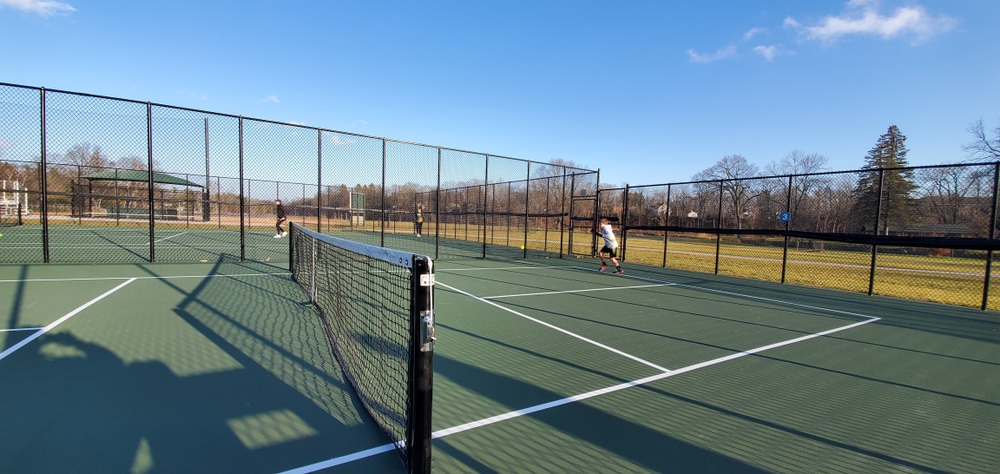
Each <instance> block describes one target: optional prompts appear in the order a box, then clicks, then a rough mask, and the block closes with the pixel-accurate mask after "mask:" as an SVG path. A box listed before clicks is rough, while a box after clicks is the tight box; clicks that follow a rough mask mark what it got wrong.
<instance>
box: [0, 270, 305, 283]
mask: <svg viewBox="0 0 1000 474" xmlns="http://www.w3.org/2000/svg"><path fill="white" fill-rule="evenodd" d="M287 275H291V273H289V272H281V273H233V274H231V275H222V274H217V275H178V276H145V277H94V278H89V277H79V278H32V279H28V280H0V283H29V282H61V281H103V280H116V281H117V280H127V279H129V278H131V279H133V280H173V279H184V278H220V277H227V278H229V277H231V278H237V277H239V278H242V277H257V276H287Z"/></svg>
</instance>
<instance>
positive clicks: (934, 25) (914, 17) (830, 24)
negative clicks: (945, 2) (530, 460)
mask: <svg viewBox="0 0 1000 474" xmlns="http://www.w3.org/2000/svg"><path fill="white" fill-rule="evenodd" d="M878 8H879V2H878V0H850V1H849V2H847V8H846V10H845V11H844V13H842V14H841V15H840V16H827V17H824V18H823V19H822V20H820V21H819V22H818V23H816V24H815V25H811V26H805V25H802V24H801V23H800V22H799V21H797V20H795V19H794V18H791V17H788V18H786V19H785V26H786V27H790V28H793V29H796V30H799V33H800V34H801V35H802V36H803V37H805V38H806V39H810V40H817V41H821V42H823V43H833V42H835V41H837V40H839V39H840V38H843V37H845V36H850V35H871V36H877V37H880V38H883V39H893V38H898V37H909V38H910V39H911V41H912V42H913V43H915V44H916V43H923V42H926V41H929V40H930V39H932V38H933V37H935V36H937V35H939V34H941V33H944V32H947V31H949V30H951V29H952V28H954V27H955V24H956V21H955V19H953V18H951V17H948V16H945V15H941V16H933V15H931V14H930V13H928V12H927V10H926V9H925V8H924V7H922V6H920V5H916V4H913V5H910V6H906V7H900V8H897V9H896V10H895V11H894V12H893V13H892V14H891V15H883V14H882V13H879V11H878Z"/></svg>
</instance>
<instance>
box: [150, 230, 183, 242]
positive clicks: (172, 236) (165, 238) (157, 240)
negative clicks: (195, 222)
mask: <svg viewBox="0 0 1000 474" xmlns="http://www.w3.org/2000/svg"><path fill="white" fill-rule="evenodd" d="M189 233H190V232H181V233H179V234H174V235H171V236H170V237H164V238H162V239H156V240H154V241H153V242H163V241H164V240H168V239H172V238H174V237H180V236H182V235H184V234H189Z"/></svg>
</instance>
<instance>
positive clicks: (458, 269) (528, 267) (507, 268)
mask: <svg viewBox="0 0 1000 474" xmlns="http://www.w3.org/2000/svg"><path fill="white" fill-rule="evenodd" d="M535 268H566V267H564V266H562V265H531V266H520V267H479V268H447V269H440V268H439V269H437V270H435V271H437V272H441V273H451V272H478V271H482V270H521V269H535Z"/></svg>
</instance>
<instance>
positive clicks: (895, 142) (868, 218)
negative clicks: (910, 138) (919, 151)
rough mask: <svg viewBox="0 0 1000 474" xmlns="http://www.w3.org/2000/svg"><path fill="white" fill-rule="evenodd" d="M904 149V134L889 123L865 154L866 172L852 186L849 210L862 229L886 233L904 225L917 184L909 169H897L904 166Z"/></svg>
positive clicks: (864, 167) (863, 168)
mask: <svg viewBox="0 0 1000 474" xmlns="http://www.w3.org/2000/svg"><path fill="white" fill-rule="evenodd" d="M907 151H909V150H907V149H906V136H904V135H903V134H902V133H900V131H899V128H898V127H896V126H895V125H892V126H890V127H889V130H888V131H887V132H886V133H885V134H883V135H882V136H880V137H879V138H878V141H877V142H875V146H874V147H873V148H872V149H871V150H869V151H868V155H867V156H865V165H864V166H863V167H862V168H861V169H862V170H865V172H863V173H862V174H861V176H860V177H859V178H858V184H857V186H856V187H855V188H854V199H855V203H854V206H853V209H852V210H851V214H852V216H853V218H854V221H855V223H856V225H857V227H858V230H860V231H861V232H870V231H872V230H873V229H874V230H875V232H876V233H879V234H886V235H888V234H889V232H890V230H900V229H902V228H903V227H904V226H905V225H906V223H907V221H908V219H907V216H908V210H909V208H910V207H911V205H912V200H911V198H910V194H911V193H912V192H913V191H914V189H916V187H917V186H916V184H914V183H913V171H912V170H901V169H898V168H903V167H906V166H907V163H906V153H907ZM880 191H881V193H880ZM876 210H878V215H877V216H876Z"/></svg>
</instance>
